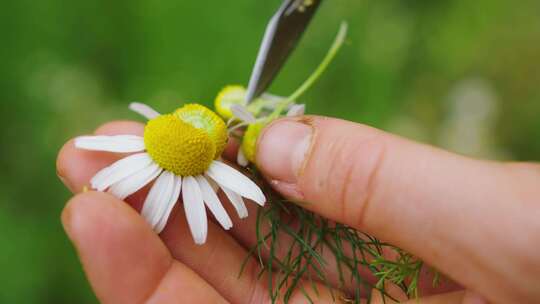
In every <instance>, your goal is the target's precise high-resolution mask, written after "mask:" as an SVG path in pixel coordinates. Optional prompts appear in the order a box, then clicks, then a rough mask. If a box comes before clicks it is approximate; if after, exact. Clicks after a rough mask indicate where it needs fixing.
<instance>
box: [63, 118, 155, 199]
mask: <svg viewBox="0 0 540 304" xmlns="http://www.w3.org/2000/svg"><path fill="white" fill-rule="evenodd" d="M143 132H144V125H143V124H141V123H139V122H134V121H113V122H108V123H105V124H103V125H102V126H100V127H99V128H97V129H96V131H95V134H100V135H118V134H129V135H142V134H143ZM122 156H123V155H122V154H116V153H108V152H97V151H86V150H81V149H77V148H76V147H75V144H74V140H73V139H71V140H69V141H68V142H66V143H65V144H64V146H63V147H62V148H61V149H60V152H59V153H58V156H57V158H56V173H57V175H58V178H59V179H60V180H61V181H62V182H63V183H64V184H65V185H66V187H67V188H68V189H69V190H70V191H72V192H73V193H77V192H80V191H81V190H82V189H83V187H84V186H85V185H87V184H88V181H89V180H90V179H91V178H92V176H93V175H94V174H95V173H96V172H97V171H99V170H100V169H102V168H104V167H106V166H108V165H110V164H111V163H112V162H114V161H115V160H117V159H119V158H120V157H122Z"/></svg>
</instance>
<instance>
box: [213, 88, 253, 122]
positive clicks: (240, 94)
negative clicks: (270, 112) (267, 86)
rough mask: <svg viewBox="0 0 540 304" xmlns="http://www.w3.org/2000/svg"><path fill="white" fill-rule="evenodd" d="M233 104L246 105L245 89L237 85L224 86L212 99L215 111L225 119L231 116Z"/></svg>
mask: <svg viewBox="0 0 540 304" xmlns="http://www.w3.org/2000/svg"><path fill="white" fill-rule="evenodd" d="M235 104H238V105H242V106H245V105H246V89H245V88H244V87H242V86H239V85H230V86H226V87H225V88H223V89H222V90H221V91H220V92H219V94H218V96H217V97H216V100H215V101H214V107H215V108H216V110H217V112H218V113H219V115H221V117H223V118H225V119H230V118H231V117H233V114H232V112H231V106H232V105H235Z"/></svg>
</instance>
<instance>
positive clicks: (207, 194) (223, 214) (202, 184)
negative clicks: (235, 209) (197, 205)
mask: <svg viewBox="0 0 540 304" xmlns="http://www.w3.org/2000/svg"><path fill="white" fill-rule="evenodd" d="M195 179H196V180H197V183H198V184H199V188H200V189H201V192H202V196H203V200H204V202H205V203H206V206H207V207H208V209H210V211H211V212H212V214H213V215H214V217H215V218H216V220H217V221H218V222H219V223H220V224H221V226H223V229H225V230H229V229H231V227H232V225H233V224H232V221H231V218H230V217H229V215H228V214H227V211H225V208H223V205H221V202H220V201H219V198H218V196H217V195H216V193H215V192H214V189H212V186H210V184H209V183H208V181H207V180H206V178H205V177H204V176H201V175H199V176H196V177H195Z"/></svg>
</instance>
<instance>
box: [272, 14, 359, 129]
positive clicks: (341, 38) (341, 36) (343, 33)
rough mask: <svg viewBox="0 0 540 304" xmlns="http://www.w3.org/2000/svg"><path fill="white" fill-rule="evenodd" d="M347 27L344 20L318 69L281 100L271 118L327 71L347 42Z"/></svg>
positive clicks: (275, 116) (276, 115) (277, 114)
mask: <svg viewBox="0 0 540 304" xmlns="http://www.w3.org/2000/svg"><path fill="white" fill-rule="evenodd" d="M347 29H348V25H347V22H342V23H341V26H340V28H339V32H338V34H337V36H336V39H335V40H334V42H333V43H332V47H330V49H329V50H328V53H326V56H325V57H324V59H323V61H322V62H321V63H320V64H319V66H318V67H317V69H316V70H315V71H314V72H313V73H312V74H311V75H310V76H309V77H308V79H306V81H304V83H303V84H302V85H301V86H300V87H299V88H298V89H296V91H294V93H292V94H291V95H290V96H289V97H287V99H285V100H283V101H282V102H280V104H279V105H278V106H277V107H276V108H275V110H274V112H272V114H271V115H270V119H271V120H272V119H275V118H277V117H278V116H279V115H280V114H281V112H283V110H285V108H287V106H289V105H290V104H291V103H292V102H294V101H295V100H297V99H298V98H299V97H300V96H302V95H303V94H304V93H305V92H306V91H307V90H308V89H309V88H311V86H312V85H313V84H314V83H315V82H316V81H317V80H318V79H319V78H320V77H321V75H322V74H323V73H324V71H326V69H327V68H328V66H329V65H330V63H331V62H332V61H333V60H334V58H335V57H336V55H337V53H338V52H339V50H340V49H341V47H342V46H343V43H344V42H345V38H346V37H347Z"/></svg>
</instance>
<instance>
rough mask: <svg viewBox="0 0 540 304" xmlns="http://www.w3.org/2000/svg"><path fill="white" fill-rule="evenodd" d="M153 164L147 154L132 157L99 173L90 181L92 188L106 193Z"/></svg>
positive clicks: (123, 159)
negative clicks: (112, 186) (115, 185)
mask: <svg viewBox="0 0 540 304" xmlns="http://www.w3.org/2000/svg"><path fill="white" fill-rule="evenodd" d="M151 163H152V159H151V158H150V156H149V155H148V154H147V153H139V154H133V155H130V156H128V157H125V158H122V159H121V160H119V161H117V162H115V163H114V164H112V165H110V166H109V167H106V168H105V169H103V170H101V171H100V172H98V173H97V174H96V175H95V176H94V177H93V178H92V179H91V180H90V184H91V185H92V188H94V189H96V190H98V191H104V190H105V189H107V188H109V187H110V186H111V185H112V184H114V183H117V182H119V181H121V180H123V179H124V178H126V177H129V176H131V175H132V174H135V173H136V172H139V171H140V170H142V169H144V168H146V167H147V166H149V165H150V164H151Z"/></svg>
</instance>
